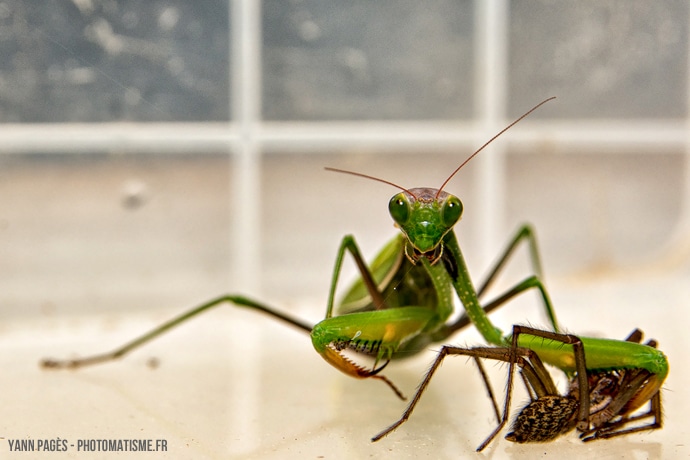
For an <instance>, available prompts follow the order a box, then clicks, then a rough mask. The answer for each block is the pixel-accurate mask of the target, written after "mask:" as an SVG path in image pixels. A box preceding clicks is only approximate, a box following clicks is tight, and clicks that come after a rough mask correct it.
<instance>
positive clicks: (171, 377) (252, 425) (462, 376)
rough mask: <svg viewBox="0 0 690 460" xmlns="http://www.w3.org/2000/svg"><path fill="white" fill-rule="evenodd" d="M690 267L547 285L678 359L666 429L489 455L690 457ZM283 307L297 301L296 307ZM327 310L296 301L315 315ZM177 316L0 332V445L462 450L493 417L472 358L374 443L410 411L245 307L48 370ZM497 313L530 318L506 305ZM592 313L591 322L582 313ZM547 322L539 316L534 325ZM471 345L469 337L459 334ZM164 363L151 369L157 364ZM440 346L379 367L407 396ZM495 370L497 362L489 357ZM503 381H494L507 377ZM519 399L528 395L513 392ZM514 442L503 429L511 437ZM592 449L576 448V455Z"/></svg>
mask: <svg viewBox="0 0 690 460" xmlns="http://www.w3.org/2000/svg"><path fill="white" fill-rule="evenodd" d="M687 280H688V277H687V274H686V273H683V272H676V273H674V274H663V273H662V274H659V273H656V274H654V273H646V274H642V275H640V274H637V275H622V276H604V277H601V278H600V279H599V280H597V281H596V282H594V281H586V280H559V281H557V282H555V283H552V284H553V285H552V286H551V291H552V293H553V297H554V301H555V302H556V304H557V306H558V307H557V308H558V312H559V314H560V319H561V322H562V323H563V324H564V325H565V326H566V327H568V328H569V329H570V330H571V331H572V332H576V333H583V334H584V333H587V334H590V335H591V334H595V333H596V334H599V333H604V331H605V333H606V334H607V336H608V337H616V338H619V337H620V338H622V337H624V336H625V335H626V334H627V333H628V332H629V331H630V330H632V329H633V328H634V327H636V326H639V327H641V328H643V329H644V330H645V331H646V332H647V334H648V337H655V338H657V339H658V340H659V343H660V347H661V348H662V349H663V350H664V351H665V352H666V353H667V355H668V357H669V360H670V362H671V373H670V376H669V378H668V380H667V382H666V384H665V387H664V392H663V404H664V410H665V416H664V422H665V427H664V428H663V429H662V430H659V431H656V432H652V433H645V434H638V435H631V436H627V437H623V438H619V439H615V440H608V441H599V442H594V443H589V444H582V443H581V442H579V441H578V440H577V438H576V436H575V434H570V435H567V436H564V437H563V438H562V439H560V440H558V441H557V442H553V443H549V444H541V445H539V444H537V445H516V444H512V443H510V442H508V441H505V440H504V439H502V437H501V438H499V439H498V440H497V441H495V442H494V443H493V444H492V445H491V446H490V447H489V448H488V449H487V450H486V451H485V452H484V453H483V455H485V456H487V457H495V458H504V457H513V458H535V457H538V456H539V457H541V456H546V455H548V456H557V457H559V458H570V457H572V456H574V455H578V456H584V455H596V457H597V458H680V457H686V456H687V455H688V454H690V447H688V443H687V439H689V436H690V427H689V425H688V422H687V415H686V414H687V413H688V410H689V409H690V407H689V403H688V398H687V395H686V393H685V391H686V389H687V387H688V383H689V382H690V379H689V375H688V370H687V362H688V352H687V349H688V346H690V340H688V339H687V335H686V329H687V321H686V319H685V318H686V317H687V316H686V313H685V311H686V308H687V303H688V300H687V299H688V298H690V295H689V294H690V285H689V283H688V282H687ZM288 308H289V306H288ZM322 310H323V308H322V307H320V306H317V305H311V306H303V307H301V308H300V309H299V311H301V312H307V313H306V314H304V315H302V316H304V317H307V318H308V319H319V318H320V317H321V316H322V314H323V313H322ZM176 313H178V312H177V311H166V312H157V313H151V312H149V313H146V314H142V315H140V316H135V317H132V316H129V317H126V318H125V317H121V316H115V315H116V314H112V315H110V316H98V317H71V318H60V319H56V318H50V319H39V320H36V319H34V320H26V321H25V322H14V323H12V324H8V323H5V324H3V325H2V327H1V328H0V349H2V350H3V352H2V355H1V357H0V359H1V360H2V361H1V362H0V365H1V366H2V369H3V372H2V374H0V388H2V389H3V391H2V392H1V393H0V407H2V414H3V416H2V418H1V420H0V436H2V437H4V438H5V440H3V441H2V442H0V452H2V455H1V456H2V458H29V457H28V456H27V454H24V453H9V452H8V443H7V441H6V440H8V439H51V438H57V437H59V438H61V439H68V440H69V442H70V443H75V445H76V442H77V440H78V439H102V438H106V439H119V438H122V439H141V438H144V439H154V440H155V439H165V440H167V443H168V449H169V450H168V452H166V453H150V454H142V453H138V454H136V455H137V456H141V457H142V458H224V459H227V458H232V459H241V458H252V459H268V458H276V459H277V458H280V459H284V458H327V459H337V458H464V457H467V456H469V455H470V454H472V455H473V452H474V449H475V448H476V446H477V445H478V444H479V443H480V442H481V441H482V440H483V439H484V437H485V436H486V435H487V434H488V433H489V432H490V431H491V429H492V428H493V426H494V421H493V420H492V416H491V412H490V407H489V405H488V400H486V397H485V394H484V391H483V389H482V387H481V386H480V381H479V377H478V374H477V372H476V370H475V369H474V366H473V365H472V364H471V363H470V362H467V361H466V360H465V359H463V358H461V359H454V360H449V361H447V362H446V363H445V365H444V366H443V368H442V370H441V372H440V373H439V374H438V375H437V378H436V379H435V380H434V381H433V383H432V385H431V387H430V389H429V391H428V392H427V394H426V395H425V396H424V399H423V401H422V403H421V404H420V406H418V409H417V411H416V412H415V413H414V414H413V416H412V418H411V419H410V420H409V421H408V422H407V423H406V424H405V425H403V426H402V427H401V428H399V429H398V430H397V431H396V432H394V433H393V434H392V435H390V436H389V437H388V438H386V439H384V440H382V441H380V442H379V443H375V444H372V443H370V442H369V438H370V437H371V436H372V435H374V434H376V433H377V432H378V431H379V430H381V429H382V428H384V427H386V426H387V425H388V424H390V423H391V422H393V421H394V420H395V419H396V417H398V416H399V414H400V413H401V411H402V410H403V407H404V405H403V404H402V403H401V402H399V401H398V400H396V398H395V397H394V396H393V395H392V394H391V393H390V391H389V390H388V389H387V388H386V387H385V386H384V385H383V384H381V383H380V382H376V381H357V380H354V379H351V378H348V377H346V376H344V375H342V374H340V373H339V372H337V371H335V370H333V369H331V368H330V367H329V366H328V365H326V364H325V362H323V361H322V360H321V359H320V358H319V356H318V355H317V354H316V353H315V352H314V351H313V349H312V347H311V344H310V343H309V339H308V338H307V337H306V336H305V335H303V334H302V333H301V332H299V331H293V330H290V329H288V328H285V327H283V326H282V325H280V324H275V323H274V322H273V321H271V320H270V319H266V318H264V317H262V316H260V315H257V314H253V313H252V312H247V311H243V310H239V309H232V308H224V309H223V308H221V309H220V310H216V311H213V312H209V313H207V314H206V315H204V316H202V317H200V318H198V319H196V320H195V321H193V322H191V323H189V324H187V325H186V326H185V327H182V328H180V329H179V330H177V331H175V332H171V333H169V334H168V335H166V336H165V337H162V338H160V340H157V341H155V342H154V343H151V344H150V345H149V346H146V347H145V348H143V349H141V350H139V351H136V352H134V353H133V354H132V355H130V356H127V357H125V358H124V359H123V360H121V361H119V362H114V363H108V364H104V365H100V366H96V367H93V368H90V369H83V370H79V371H44V370H41V369H40V368H39V367H38V361H39V359H40V358H42V357H45V356H53V357H67V356H73V355H77V354H78V355H85V354H88V353H90V352H99V351H105V350H108V349H110V348H112V347H114V346H116V345H119V344H121V343H122V342H124V341H127V340H129V339H131V338H133V337H134V336H135V335H136V334H138V333H139V332H142V331H144V330H146V329H147V328H149V327H151V326H153V325H156V324H158V323H159V322H161V321H162V320H164V319H166V318H167V317H168V316H172V315H174V314H176ZM495 318H496V321H497V322H499V323H500V325H501V327H503V328H507V327H509V325H510V324H512V323H513V322H526V320H527V317H526V316H525V313H524V312H522V311H517V310H516V309H515V308H511V307H506V308H505V309H504V311H502V312H499V313H498V314H497V315H496V316H495ZM592 318H596V319H597V323H592V322H588V321H590V320H591V319H592ZM539 321H540V318H532V317H530V322H531V323H533V324H534V323H538V322H539ZM450 342H451V343H454V344H467V345H471V344H478V343H481V340H480V339H479V338H478V337H477V336H476V334H475V333H474V332H473V331H464V332H462V333H461V334H459V335H457V336H456V337H453V338H452V340H450ZM151 357H155V358H157V359H158V360H159V361H160V365H159V366H158V367H157V368H151V367H149V366H148V365H147V361H148V359H149V358H151ZM432 358H433V353H432V352H427V353H424V354H423V355H422V356H420V357H419V358H416V359H414V360H412V361H408V362H405V363H399V364H398V365H391V366H390V367H389V369H387V371H386V375H387V376H389V377H390V378H391V379H392V380H393V381H395V382H396V383H397V384H398V385H399V386H400V387H401V388H402V389H403V391H404V392H405V393H407V394H408V395H409V394H410V393H412V391H413V389H414V388H415V386H416V384H417V383H418V380H419V378H420V375H421V374H422V372H423V371H424V369H425V368H426V366H427V364H428V363H429V362H430V361H431V360H432ZM489 368H492V369H495V370H497V371H500V370H501V368H502V367H501V366H492V365H489ZM500 378H501V377H500V374H499V376H498V377H494V383H495V386H496V387H497V388H498V389H499V390H500V389H501V388H503V385H502V383H501V380H500ZM517 400H518V402H519V403H521V402H524V396H522V395H521V396H518V397H517ZM503 435H505V432H504V433H503ZM130 455H132V454H121V453H110V454H104V453H98V454H93V453H83V452H76V451H75V449H71V448H70V450H69V451H68V452H67V453H55V452H48V453H45V454H43V455H39V454H31V458H41V457H44V458H125V457H130ZM580 458H583V457H580Z"/></svg>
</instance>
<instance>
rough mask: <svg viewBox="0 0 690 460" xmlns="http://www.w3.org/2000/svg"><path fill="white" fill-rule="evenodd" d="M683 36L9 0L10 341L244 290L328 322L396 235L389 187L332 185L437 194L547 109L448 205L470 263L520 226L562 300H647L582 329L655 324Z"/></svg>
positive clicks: (678, 224)
mask: <svg viewBox="0 0 690 460" xmlns="http://www.w3.org/2000/svg"><path fill="white" fill-rule="evenodd" d="M689 19H690V4H689V3H688V2H685V1H681V0H679V1H671V0H664V1H658V2H648V1H641V0H640V1H618V0H604V1H596V2H595V1H591V2H590V1H587V2H581V1H551V0H514V1H486V2H484V1H475V2H472V1H456V0H447V1H443V0H438V1H436V0H435V1H431V2H417V1H412V0H409V1H393V0H379V1H376V2H370V1H359V0H358V1H349V2H335V1H323V0H290V1H279V0H265V1H263V2H259V1H251V0H236V1H230V2H228V1H222V0H207V1H202V2H185V1H181V0H179V1H175V0H165V1H163V0H160V1H147V2H139V1H133V0H104V1H92V0H71V1H69V0H60V1H53V2H49V3H45V2H38V1H33V0H32V1H20V0H4V1H0V37H2V39H1V40H0V56H2V58H1V59H0V318H2V323H1V325H0V334H3V333H4V334H6V335H9V336H10V337H14V336H12V334H13V333H15V332H14V331H16V330H17V326H16V325H17V324H23V325H24V327H29V328H30V327H31V326H30V325H31V324H33V322H36V321H37V322H39V323H40V324H41V327H42V328H44V329H40V331H41V332H40V334H41V335H43V336H46V335H47V336H50V334H51V333H52V332H51V331H54V330H56V328H57V330H60V331H62V333H64V334H66V335H65V337H67V336H68V337H69V338H70V340H72V339H74V337H77V336H78V335H79V334H81V333H85V332H84V331H83V329H79V328H78V329H77V330H76V331H75V330H74V329H69V327H77V326H79V327H85V326H83V325H84V324H89V325H92V323H88V322H87V323H84V322H81V321H82V320H81V319H78V318H82V317H86V318H91V319H93V321H94V323H93V327H94V330H95V331H96V332H94V334H95V335H96V336H98V335H99V334H100V333H102V332H103V328H104V327H105V328H106V329H107V330H110V329H112V328H114V327H115V326H113V323H106V324H107V325H106V326H103V324H104V323H103V321H105V320H104V318H111V319H112V318H113V317H118V318H124V317H127V315H128V314H130V313H134V314H138V315H141V314H142V312H143V314H145V315H149V316H145V317H146V319H147V320H149V321H151V322H150V323H145V324H153V323H155V321H153V320H151V318H156V320H158V319H159V318H165V317H166V316H169V314H170V313H171V312H178V311H182V310H183V309H184V308H186V307H191V306H193V305H195V304H198V303H199V302H201V301H204V300H206V299H208V298H211V297H213V296H216V295H218V294H222V293H227V292H239V293H245V294H248V295H252V296H256V297H259V298H261V299H265V300H267V301H269V302H270V303H272V304H273V305H276V306H277V307H278V308H279V309H282V310H287V311H292V312H295V313H296V314H298V315H300V316H303V317H305V318H308V319H309V320H310V321H317V320H319V319H320V318H322V317H323V312H324V311H325V300H326V296H327V293H328V289H329V282H330V277H331V270H332V266H333V262H334V258H335V254H336V250H337V248H338V245H339V243H340V239H341V238H342V236H343V235H345V234H348V233H352V234H354V235H355V236H356V238H357V240H358V242H359V243H360V245H361V247H362V248H363V251H364V253H365V254H367V255H369V256H372V255H373V254H374V253H375V252H376V251H377V250H378V248H380V247H381V246H382V245H383V244H384V243H385V242H386V241H387V240H388V239H389V238H390V237H391V236H393V235H394V234H395V229H394V228H393V226H392V221H391V219H390V217H389V216H388V214H387V203H388V199H389V198H390V196H392V195H393V194H394V193H395V192H396V190H395V189H393V188H391V187H388V186H386V185H384V184H380V183H376V182H371V181H366V180H363V179H359V178H354V177H351V176H344V175H339V174H334V173H330V172H326V171H324V170H323V167H324V166H331V167H337V168H344V169H350V170H355V171H358V172H362V173H366V174H369V175H374V176H377V177H381V178H384V179H387V180H390V181H393V182H395V183H398V184H400V185H401V186H404V187H408V188H412V187H420V186H429V187H439V186H440V185H441V184H442V183H443V181H444V180H445V179H446V178H447V177H448V175H449V174H450V173H451V172H452V171H453V170H454V169H455V168H456V167H457V166H458V165H459V164H460V163H462V161H464V159H465V158H467V156H469V155H470V154H471V153H472V152H473V151H474V150H475V149H476V148H478V147H479V146H481V145H482V144H483V143H484V142H485V141H487V140H488V139H490V138H491V137H492V136H493V135H494V134H496V133H497V132H498V131H500V130H501V129H502V128H504V127H505V126H506V125H507V124H509V123H510V122H511V121H512V120H513V119H515V118H517V117H518V116H520V115H521V114H523V113H524V112H526V111H527V110H528V109H530V108H531V107H533V106H534V105H536V104H537V103H539V102H541V101H542V100H544V99H546V98H548V97H550V96H556V97H557V99H556V100H555V101H551V102H549V103H548V104H546V105H545V106H544V107H542V108H540V109H539V110H538V111H536V112H535V113H533V114H532V115H530V116H529V118H527V119H525V120H524V121H522V122H521V123H519V124H518V125H516V126H515V127H513V128H512V129H511V130H509V131H508V132H507V133H505V134H504V135H503V136H501V137H500V138H499V139H498V140H496V141H495V142H494V143H493V144H492V145H491V146H490V148H488V149H486V150H485V151H484V152H482V154H481V155H479V156H478V157H476V158H475V159H474V160H473V161H472V162H470V163H469V164H468V165H467V166H466V167H465V168H464V169H463V170H462V171H460V172H459V173H458V174H457V175H456V176H455V177H454V178H453V180H452V181H451V182H450V183H449V184H448V186H447V187H446V190H447V191H448V192H451V193H454V194H456V195H457V196H459V197H460V198H461V199H462V200H463V202H464V204H465V213H464V218H463V220H462V221H461V222H460V223H459V224H458V226H457V229H456V231H457V233H458V236H459V239H460V242H461V245H462V246H463V249H464V251H465V256H466V258H467V261H468V264H469V266H470V270H471V272H472V273H473V274H474V276H475V279H477V280H478V279H480V278H481V274H482V273H483V272H484V271H485V270H486V269H487V267H488V266H489V264H490V263H491V261H492V260H494V258H495V257H496V256H497V255H498V254H499V252H500V251H501V248H502V247H503V246H504V244H505V243H506V242H507V240H508V238H509V237H510V236H511V234H512V232H513V231H514V230H515V229H516V228H517V226H518V225H519V224H520V223H522V222H525V221H528V222H531V223H533V224H534V225H535V227H536V229H537V234H538V238H539V243H540V247H541V250H542V256H543V261H544V266H545V271H546V279H547V282H549V283H550V285H551V286H553V287H554V289H556V290H558V289H560V290H561V291H560V292H564V293H569V292H572V293H574V294H575V295H577V294H578V293H581V292H582V291H583V290H586V289H587V287H588V286H589V285H588V283H592V282H595V281H597V282H600V281H601V280H614V281H613V282H615V283H624V284H623V285H622V286H623V287H622V289H623V290H624V292H627V293H628V295H629V296H630V297H631V298H632V299H644V302H645V303H644V305H643V306H642V307H641V309H640V310H639V313H638V316H633V317H631V318H630V320H631V322H630V323H628V322H624V323H621V324H620V325H619V328H616V327H615V326H614V327H611V325H612V324H614V325H617V321H618V320H619V319H621V318H624V317H626V315H628V314H630V313H629V312H628V310H627V308H629V305H627V306H626V305H623V306H622V307H621V308H619V309H618V310H615V312H614V313H612V318H613V319H612V320H611V321H610V322H608V323H606V322H604V323H603V324H602V321H601V320H600V319H599V317H598V316H597V315H599V314H600V313H601V308H602V306H605V307H607V308H608V307H610V306H611V305H612V304H615V302H616V300H620V298H618V299H617V298H616V296H615V295H612V294H608V295H607V294H606V293H604V294H602V293H601V291H597V290H596V289H597V288H596V287H595V288H594V291H593V292H597V293H598V294H597V296H598V297H594V298H593V300H594V301H592V298H587V297H585V298H584V299H582V298H581V300H573V301H572V304H571V301H570V300H569V298H566V294H561V295H562V296H563V300H562V304H564V306H563V307H559V305H558V304H559V301H560V299H559V297H558V294H554V296H555V298H556V303H557V305H556V309H557V311H559V312H563V313H562V315H561V316H562V317H563V318H564V319H565V320H567V321H566V324H575V326H574V327H577V328H578V330H581V329H582V326H581V325H584V326H585V327H586V330H587V331H598V332H599V333H602V334H604V335H607V336H611V337H617V338H618V337H620V338H622V337H623V336H624V335H625V334H626V333H627V332H629V330H631V329H632V328H633V327H635V326H641V327H644V328H647V327H652V326H648V324H650V323H648V322H646V321H647V319H646V318H648V317H652V318H653V319H652V323H651V324H657V323H658V324H662V323H664V321H665V320H667V319H668V318H669V315H671V314H672V309H673V308H675V306H674V305H675V304H672V302H671V304H672V305H669V306H668V308H669V310H668V311H667V312H664V311H663V310H662V307H663V305H664V301H662V299H664V295H665V294H664V293H663V292H662V293H661V294H659V295H658V296H655V295H652V294H650V295H649V297H647V296H639V295H636V294H635V291H633V290H630V289H628V287H626V286H639V285H640V284H645V283H647V282H648V280H649V277H650V276H652V275H650V274H653V276H654V277H656V278H655V279H657V280H660V281H659V282H660V283H662V284H663V285H664V288H663V289H664V290H665V291H664V292H666V293H668V292H669V290H672V289H674V288H675V287H677V288H678V289H683V288H685V286H686V285H687V283H686V281H687V280H688V279H689V278H688V273H690V272H689V270H688V267H689V265H690V264H689V263H688V260H689V257H690V166H689V163H688V146H689V145H690V137H689V136H688V100H689V87H690V76H689V74H688V68H689V62H688V55H689V52H690V50H689V44H690V36H689V30H688V24H689V21H688V20H689ZM517 258H518V259H520V258H521V257H520V256H518V257H517ZM523 262H524V261H523ZM523 262H520V261H518V262H517V263H516V265H517V267H516V268H515V269H514V270H515V272H516V273H517V274H518V275H517V276H519V277H521V276H525V270H526V266H525V265H524V263H523ZM521 263H522V265H521ZM353 274H354V270H353V269H352V268H351V267H348V268H347V274H346V275H345V276H344V279H346V278H347V277H349V276H351V275H353ZM621 280H622V281H621ZM625 283H628V284H625ZM617 286H621V285H620V284H617ZM590 287H591V286H590ZM590 292H592V291H591V290H590ZM655 292H657V293H658V291H655ZM669 296H670V294H669ZM575 298H577V297H575ZM628 300H630V299H628ZM597 301H601V302H602V303H600V304H597ZM578 302H582V303H578ZM626 302H627V300H626ZM532 303H534V302H532ZM602 304H603V305H602ZM573 305H574V308H573ZM650 306H651V309H650ZM537 310H538V308H535V311H537ZM673 311H675V310H673ZM148 312H150V313H148ZM161 312H162V313H161ZM113 315H115V316H113ZM117 315H119V316H117ZM538 315H539V313H538V312H537V313H535V314H534V315H532V314H527V313H524V314H523V313H521V312H519V313H516V309H513V310H511V318H512V322H526V321H527V320H528V319H529V321H533V322H536V323H540V322H542V323H543V317H540V316H538ZM228 317H232V314H229V316H228ZM75 318H77V319H75ZM251 318H253V317H251ZM251 318H250V319H249V320H248V322H249V323H252V319H251ZM578 318H580V319H579V321H580V322H579V323H578ZM683 319H686V317H679V320H683ZM83 321H87V320H83ZM209 321H211V322H213V320H209ZM654 321H656V323H655V322H654ZM506 324H507V325H506ZM509 324H511V323H510V322H508V323H504V325H503V327H509ZM27 325H29V326H27ZM80 325H81V326H80ZM225 326H227V324H225V325H223V327H225ZM145 327H146V326H144V328H145ZM60 328H63V329H60ZM64 328H67V329H64ZM108 328H110V329H108ZM619 329H620V330H619ZM255 332H256V331H255ZM653 332H654V334H655V335H663V334H660V333H658V332H657V330H654V331H653ZM225 333H227V334H230V335H232V334H237V333H238V331H237V330H234V331H228V330H227V329H226V332H225ZM258 333H259V334H261V332H258ZM22 337H24V336H22ZM60 337H61V338H65V337H63V336H60ZM129 337H130V335H127V334H124V335H123V334H120V335H118V336H116V338H114V339H112V340H111V342H109V343H111V344H112V345H115V344H117V343H119V342H121V341H122V340H124V339H126V338H129ZM14 338H16V337H14ZM658 338H659V339H661V340H660V342H661V343H662V345H663V344H664V340H663V339H662V337H658ZM56 340H57V339H56ZM190 340H191V339H190ZM255 340H256V341H261V340H262V339H260V338H259V339H255ZM30 341H31V340H30V338H29V336H26V337H25V341H24V342H22V343H24V344H28V343H29V342H30ZM7 343H9V342H7ZM13 343H16V342H13ZM253 343H254V344H255V345H256V344H257V342H253ZM305 343H306V342H305ZM667 343H668V342H667ZM52 347H53V345H51V349H52ZM84 348H85V347H84V346H82V347H80V348H78V349H75V345H74V343H72V344H69V345H67V346H66V347H65V348H62V349H60V350H64V352H65V353H69V352H74V351H78V350H84ZM87 349H88V348H87ZM95 351H98V350H95ZM207 352H208V353H211V352H210V351H209V350H207ZM39 357H40V356H39ZM428 358H429V357H428V356H427V359H428ZM169 359H174V358H172V357H171V358H169ZM285 359H286V360H289V359H290V358H289V357H287V358H285ZM316 359H318V357H317V358H316ZM316 367H317V368H318V370H321V371H324V373H326V372H329V370H328V369H322V368H320V367H318V366H316ZM332 374H335V373H332ZM41 375H43V374H41ZM328 375H329V377H330V374H328ZM41 378H43V377H41ZM333 378H334V379H342V378H343V377H341V376H340V375H334V376H333ZM286 380H288V379H286ZM411 381H414V379H413V378H411ZM286 385H287V384H286ZM224 391H225V390H224ZM250 399H251V398H250ZM393 413H397V408H396V409H394V411H393ZM238 423H239V422H238ZM367 428H369V431H370V430H371V427H367ZM259 431H260V430H259ZM0 434H1V433H0ZM371 434H373V433H371ZM36 435H38V433H36ZM475 438H477V437H476V436H475ZM365 439H366V438H365ZM479 440H481V438H480V437H479V438H477V441H479ZM472 442H473V441H472ZM477 443H478V442H477ZM504 443H505V442H504ZM231 450H232V449H231Z"/></svg>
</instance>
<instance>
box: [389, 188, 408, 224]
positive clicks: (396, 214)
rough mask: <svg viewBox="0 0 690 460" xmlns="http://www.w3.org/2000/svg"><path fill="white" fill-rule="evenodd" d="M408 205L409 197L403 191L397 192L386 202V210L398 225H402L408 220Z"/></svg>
mask: <svg viewBox="0 0 690 460" xmlns="http://www.w3.org/2000/svg"><path fill="white" fill-rule="evenodd" d="M410 207H411V205H410V199H409V198H407V196H406V195H405V194H404V193H398V194H397V195H395V196H394V197H393V198H391V200H390V201H389V202H388V212H390V214H391V217H392V218H393V220H394V221H395V223H396V224H398V225H403V224H405V223H406V222H407V221H408V219H409V218H410Z"/></svg>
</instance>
